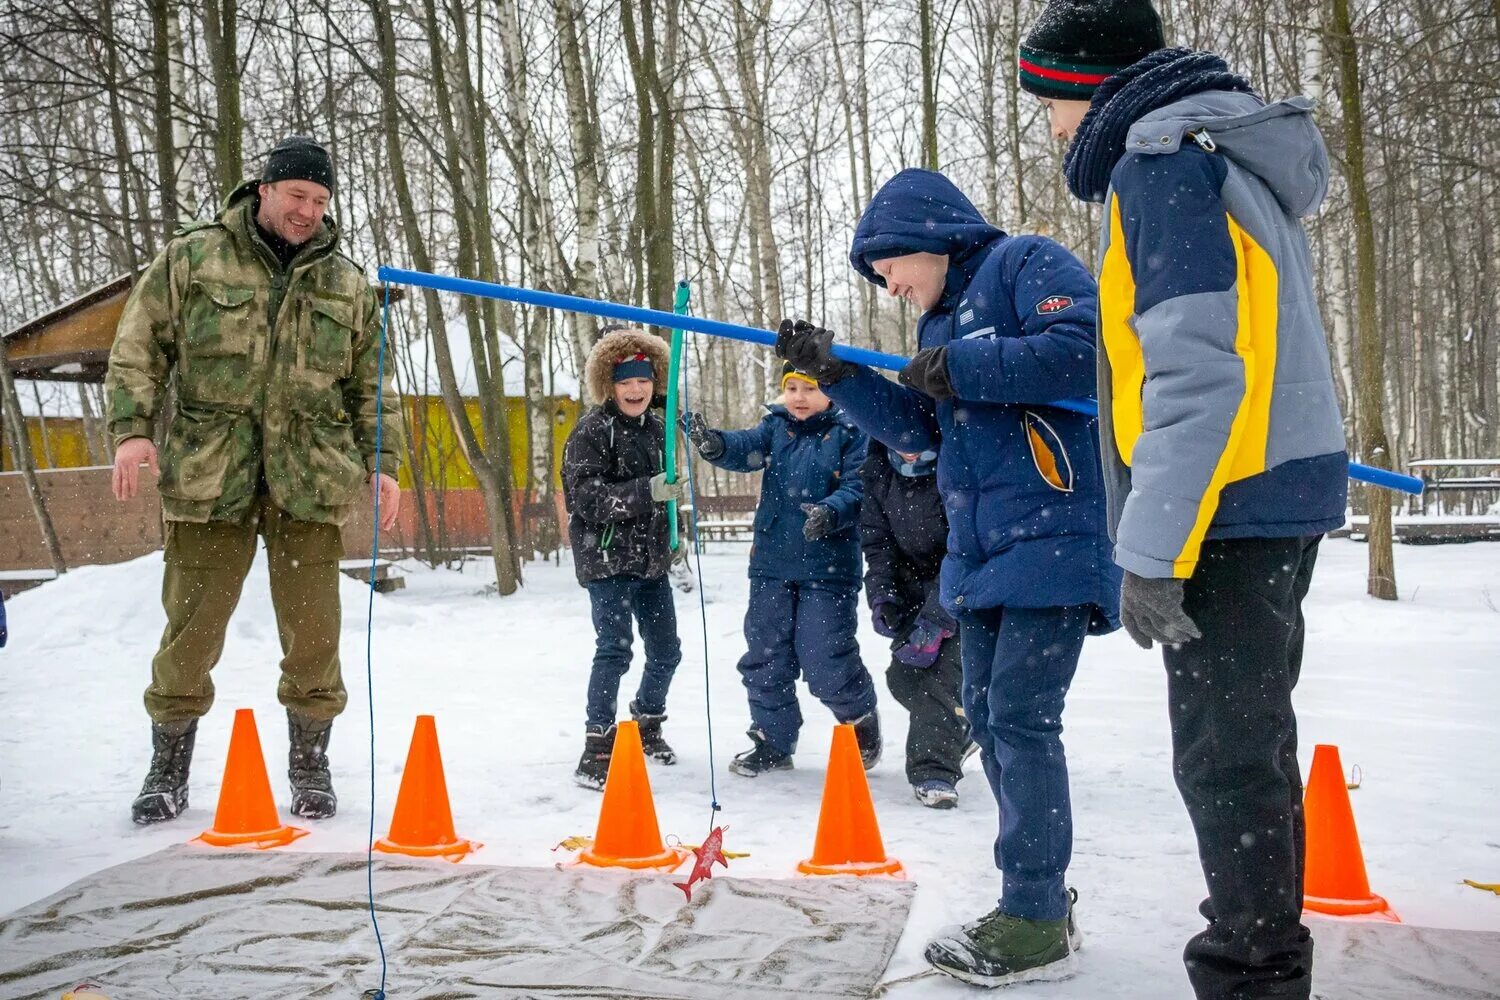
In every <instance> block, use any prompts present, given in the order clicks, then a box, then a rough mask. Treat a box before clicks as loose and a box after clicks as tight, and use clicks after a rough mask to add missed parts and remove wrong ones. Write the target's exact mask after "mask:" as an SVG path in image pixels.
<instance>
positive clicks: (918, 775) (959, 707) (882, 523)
mask: <svg viewBox="0 0 1500 1000" xmlns="http://www.w3.org/2000/svg"><path fill="white" fill-rule="evenodd" d="M860 477H861V479H863V481H864V485H865V498H864V504H863V506H862V507H861V508H860V513H859V526H860V545H861V547H862V548H863V550H864V554H865V598H866V600H868V601H869V602H870V617H871V618H872V619H874V623H875V631H877V632H879V633H880V634H881V635H883V636H885V637H886V638H887V639H890V640H891V665H890V666H889V667H888V668H887V669H886V672H885V681H886V686H887V687H889V688H890V689H891V694H893V695H895V697H896V700H897V701H899V702H900V703H901V705H902V707H904V708H905V709H906V710H907V711H908V712H910V713H911V725H910V727H909V728H908V729H907V732H906V779H907V780H908V781H910V782H911V787H912V792H913V794H915V795H916V797H917V801H918V802H920V803H922V804H923V805H924V806H928V807H930V808H933V809H952V808H953V807H954V806H956V805H958V790H957V788H956V787H955V786H956V785H957V784H958V779H959V778H960V777H962V774H963V772H962V769H961V765H962V763H963V754H964V748H965V746H966V745H967V744H968V742H969V721H968V719H967V718H966V717H965V715H964V712H963V703H962V700H961V698H960V695H959V688H960V685H961V684H962V682H963V663H962V661H961V659H960V657H959V653H958V646H959V644H958V634H957V633H958V625H957V624H955V623H954V621H953V619H952V617H950V616H949V614H948V612H946V611H944V610H943V605H942V603H941V601H939V599H938V591H939V589H940V588H939V586H938V571H939V569H940V568H941V567H942V565H943V556H944V554H946V552H947V551H948V517H947V515H946V514H945V513H944V511H943V500H942V497H941V496H939V495H938V488H937V453H936V452H934V451H924V452H921V453H913V454H901V453H899V452H896V451H892V450H891V449H889V448H887V447H886V446H885V445H883V444H881V443H880V442H879V441H873V440H872V441H871V442H870V450H869V455H868V456H867V457H866V458H865V464H864V467H863V468H862V469H861V470H860Z"/></svg>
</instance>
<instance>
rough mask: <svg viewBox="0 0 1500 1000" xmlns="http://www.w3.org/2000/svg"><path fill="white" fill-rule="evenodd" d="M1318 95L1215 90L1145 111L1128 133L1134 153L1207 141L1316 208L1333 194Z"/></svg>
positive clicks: (1297, 212)
mask: <svg viewBox="0 0 1500 1000" xmlns="http://www.w3.org/2000/svg"><path fill="white" fill-rule="evenodd" d="M1315 106H1316V105H1315V102H1314V101H1313V100H1312V99H1311V98H1308V97H1291V98H1287V99H1286V100H1284V101H1276V102H1273V103H1271V104H1263V103H1262V102H1261V100H1260V99H1259V98H1257V97H1256V96H1255V95H1253V94H1243V93H1235V92H1232V91H1223V90H1207V91H1203V92H1201V93H1197V94H1193V95H1192V96H1190V97H1185V98H1183V99H1182V100H1180V101H1176V102H1174V103H1172V104H1168V105H1166V106H1165V107H1161V108H1158V109H1157V110H1155V111H1152V112H1151V113H1149V114H1147V115H1144V116H1142V117H1141V119H1140V120H1139V121H1137V122H1136V123H1135V124H1134V125H1132V126H1131V127H1130V131H1129V133H1128V134H1127V136H1126V139H1125V149H1126V151H1127V152H1130V153H1152V154H1160V153H1173V152H1176V151H1177V149H1178V148H1179V147H1180V146H1181V145H1182V143H1183V142H1195V141H1196V142H1198V143H1199V145H1201V146H1204V148H1207V145H1205V144H1204V142H1203V141H1202V140H1200V139H1195V138H1194V137H1195V136H1204V135H1206V136H1207V138H1208V140H1209V144H1211V145H1212V146H1213V147H1214V150H1213V151H1214V152H1216V153H1218V154H1219V155H1221V156H1223V157H1225V158H1226V159H1228V160H1230V161H1231V162H1233V163H1234V164H1235V165H1236V166H1238V167H1240V168H1241V169H1242V170H1245V171H1248V172H1249V173H1251V174H1254V175H1255V176H1256V177H1258V178H1260V179H1261V181H1263V182H1264V183H1265V185H1266V187H1268V188H1270V190H1271V193H1272V194H1274V195H1275V196H1276V200H1277V201H1278V202H1280V203H1281V207H1282V208H1284V209H1286V210H1287V211H1288V212H1289V213H1291V214H1292V215H1293V216H1295V217H1297V218H1306V217H1307V216H1309V215H1312V214H1313V213H1314V212H1316V211H1317V210H1318V208H1319V207H1320V206H1321V205H1322V204H1323V198H1324V196H1325V195H1326V194H1327V193H1328V148H1327V147H1326V146H1325V145H1324V144H1323V135H1322V133H1321V132H1319V131H1318V126H1317V124H1316V123H1315V122H1314V121H1313V108H1314V107H1315Z"/></svg>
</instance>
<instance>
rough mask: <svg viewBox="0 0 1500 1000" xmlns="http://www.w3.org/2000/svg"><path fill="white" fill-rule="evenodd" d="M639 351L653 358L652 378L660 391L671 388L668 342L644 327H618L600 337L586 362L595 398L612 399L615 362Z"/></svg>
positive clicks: (586, 374)
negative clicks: (638, 328)
mask: <svg viewBox="0 0 1500 1000" xmlns="http://www.w3.org/2000/svg"><path fill="white" fill-rule="evenodd" d="M637 354H644V355H645V356H646V357H647V358H649V359H650V360H651V374H652V379H651V380H652V381H653V382H655V383H656V392H657V395H665V393H666V391H667V366H668V364H669V363H670V361H671V353H670V352H669V351H668V349H667V342H666V341H665V340H662V339H661V338H660V337H656V336H653V335H651V334H649V333H647V332H645V331H644V330H616V331H614V332H613V333H606V334H605V335H604V336H603V337H600V338H599V342H598V343H597V344H595V345H594V349H593V350H592V351H590V352H589V359H588V362H587V363H586V364H585V365H584V366H583V381H584V384H585V385H587V386H588V389H589V394H590V395H591V396H593V397H594V398H595V399H609V398H610V396H611V395H612V394H613V392H614V381H615V378H614V375H615V365H617V364H619V363H620V362H621V361H624V360H626V359H628V358H632V357H634V356H635V355H637Z"/></svg>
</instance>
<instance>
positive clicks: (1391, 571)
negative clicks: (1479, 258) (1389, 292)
mask: <svg viewBox="0 0 1500 1000" xmlns="http://www.w3.org/2000/svg"><path fill="white" fill-rule="evenodd" d="M1332 14H1333V23H1332V34H1333V40H1334V43H1335V44H1336V45H1337V46H1338V49H1339V101H1340V104H1341V105H1342V107H1343V111H1344V141H1345V147H1346V152H1345V157H1346V160H1345V162H1346V165H1347V170H1346V174H1347V178H1348V182H1349V199H1350V203H1351V207H1352V209H1353V211H1354V240H1355V256H1356V267H1355V281H1356V294H1357V295H1358V301H1359V310H1358V314H1357V317H1356V318H1357V322H1358V324H1359V381H1358V384H1357V386H1356V390H1355V391H1356V393H1357V395H1358V398H1359V446H1360V447H1359V450H1360V457H1361V458H1362V459H1363V460H1364V461H1366V462H1369V463H1370V464H1372V465H1374V466H1376V467H1377V468H1383V469H1384V468H1390V465H1391V456H1390V444H1389V443H1388V442H1387V440H1386V435H1385V416H1384V405H1383V399H1382V397H1383V395H1384V392H1383V389H1384V385H1385V372H1384V367H1385V345H1384V344H1383V343H1382V342H1381V339H1380V326H1379V323H1378V322H1377V319H1378V317H1377V316H1376V314H1375V309H1376V306H1375V302H1376V282H1377V281H1378V280H1379V276H1378V275H1377V274H1376V270H1375V228H1374V224H1373V221H1372V219H1371V217H1370V195H1369V191H1368V190H1367V188H1366V186H1365V136H1364V125H1365V123H1364V111H1363V109H1362V107H1361V101H1360V93H1359V52H1358V49H1357V48H1356V47H1355V44H1354V36H1353V34H1352V32H1351V30H1350V25H1349V0H1333V5H1332ZM1367 488H1368V489H1369V490H1371V492H1372V494H1373V495H1372V496H1371V498H1370V530H1369V547H1370V570H1369V582H1368V590H1369V593H1370V595H1371V596H1372V597H1378V598H1380V599H1381V600H1386V601H1394V600H1396V597H1397V593H1396V559H1395V554H1394V553H1393V552H1392V547H1391V504H1390V499H1389V497H1387V496H1386V495H1385V494H1384V493H1383V492H1381V491H1379V490H1378V489H1376V488H1375V487H1367Z"/></svg>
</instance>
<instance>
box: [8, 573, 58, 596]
mask: <svg viewBox="0 0 1500 1000" xmlns="http://www.w3.org/2000/svg"><path fill="white" fill-rule="evenodd" d="M56 579H57V570H54V569H5V570H0V594H4V595H5V596H6V597H15V596H16V595H17V594H19V593H21V592H22V591H23V590H30V589H31V588H32V587H40V586H41V585H42V584H44V583H46V582H48V581H49V580H56Z"/></svg>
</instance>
